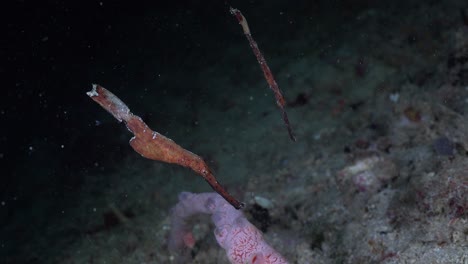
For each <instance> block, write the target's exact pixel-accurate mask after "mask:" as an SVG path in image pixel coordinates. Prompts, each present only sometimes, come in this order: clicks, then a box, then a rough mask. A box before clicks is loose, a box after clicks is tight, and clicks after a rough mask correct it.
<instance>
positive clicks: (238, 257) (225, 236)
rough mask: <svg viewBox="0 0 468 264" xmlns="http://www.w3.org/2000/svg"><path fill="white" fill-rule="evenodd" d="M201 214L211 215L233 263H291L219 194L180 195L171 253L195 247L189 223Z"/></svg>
mask: <svg viewBox="0 0 468 264" xmlns="http://www.w3.org/2000/svg"><path fill="white" fill-rule="evenodd" d="M198 213H205V214H211V219H212V220H213V223H214V224H215V226H216V229H215V231H214V234H215V237H216V240H217V241H218V243H219V245H220V246H221V247H222V248H224V249H225V250H226V253H227V256H228V259H229V261H230V262H231V263H233V264H237V263H239V264H245V263H252V264H254V263H255V264H280V263H288V262H287V261H286V259H285V258H284V257H282V256H281V255H280V254H279V253H278V252H276V251H275V250H274V249H273V248H272V247H271V246H270V245H268V244H267V243H266V242H265V241H264V240H263V236H262V233H261V232H260V231H259V230H258V229H257V228H256V227H255V226H254V225H252V224H251V223H250V222H249V221H248V220H247V219H246V218H245V216H244V214H243V213H242V211H240V210H236V209H235V208H234V207H232V205H230V204H228V203H227V202H226V201H225V200H224V199H223V198H222V197H221V196H220V195H219V194H217V193H200V194H195V193H190V192H182V193H180V195H179V203H177V205H176V206H174V207H173V208H172V211H171V233H170V238H169V248H170V249H172V250H174V249H180V248H183V247H187V246H188V247H190V246H193V243H194V240H193V236H192V232H191V228H190V226H188V224H187V220H188V218H189V217H190V216H192V215H194V214H198Z"/></svg>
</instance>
